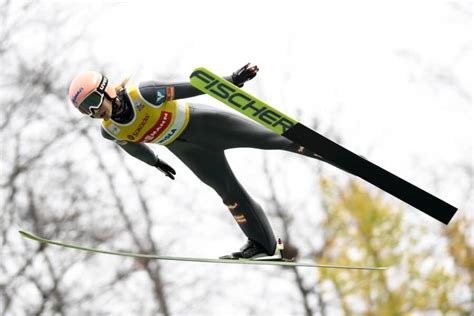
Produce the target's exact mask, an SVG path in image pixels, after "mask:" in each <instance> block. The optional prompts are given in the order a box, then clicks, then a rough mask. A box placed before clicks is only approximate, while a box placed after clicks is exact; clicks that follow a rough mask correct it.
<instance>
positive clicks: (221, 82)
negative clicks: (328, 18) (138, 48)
mask: <svg viewBox="0 0 474 316" xmlns="http://www.w3.org/2000/svg"><path fill="white" fill-rule="evenodd" d="M191 84H192V85H193V86H194V87H196V88H197V89H199V90H201V91H202V92H204V93H206V94H209V95H210V96H212V97H214V98H216V99H217V100H219V101H221V102H222V103H224V104H226V105H228V106H229V107H231V108H233V109H234V110H236V111H238V112H240V113H242V114H244V115H246V116H247V117H249V118H250V119H252V120H254V121H256V122H258V123H260V124H262V125H263V126H265V127H267V128H269V129H271V130H272V131H274V132H275V133H278V134H280V135H283V136H285V137H286V138H288V139H290V140H292V141H294V142H295V143H297V144H300V145H301V146H303V147H305V148H307V149H308V150H310V151H312V152H313V153H314V154H316V155H318V156H320V157H322V158H323V159H324V160H326V161H328V162H329V163H330V164H333V165H335V166H337V167H338V168H340V169H342V170H344V171H347V172H349V173H351V174H353V175H356V176H359V177H361V178H362V179H364V180H365V181H367V182H369V183H371V184H373V185H375V186H377V187H379V188H380V189H382V190H384V191H385V192H387V193H390V194H391V195H393V196H395V197H397V198H399V199H400V200H402V201H404V202H406V203H407V204H409V205H411V206H413V207H415V208H417V209H419V210H420V211H422V212H424V213H425V214H427V215H429V216H431V217H433V218H435V219H437V220H438V221H440V222H442V223H444V224H446V225H447V224H448V223H449V221H450V220H451V219H452V218H453V216H454V214H455V213H456V211H457V208H456V207H454V206H452V205H450V204H448V203H447V202H445V201H443V200H441V199H439V198H437V197H436V196H434V195H432V194H430V193H428V192H426V191H424V190H422V189H420V188H418V187H416V186H415V185H413V184H411V183H409V182H407V181H405V180H403V179H402V178H400V177H398V176H396V175H394V174H392V173H390V172H388V171H386V170H384V169H382V168H381V167H379V166H377V165H375V164H374V163H372V162H370V161H368V160H367V159H365V158H363V157H361V156H359V155H356V154H354V153H353V152H351V151H349V150H347V149H346V148H344V147H342V146H340V145H338V144H337V143H335V142H333V141H331V140H329V139H328V138H326V137H324V136H322V135H321V134H319V133H317V132H316V131H314V130H312V129H310V128H308V127H306V126H304V125H303V124H301V123H299V122H298V121H296V120H294V119H293V118H291V117H289V116H288V115H286V114H284V113H282V112H280V111H278V110H277V109H275V108H273V107H272V106H270V105H268V104H267V103H265V102H263V101H261V100H259V99H258V98H256V97H254V96H253V95H251V94H249V93H247V92H245V91H244V90H242V89H240V88H239V87H237V86H235V85H233V84H232V83H230V82H228V81H227V80H225V79H223V78H221V77H219V76H218V75H216V74H214V73H212V72H211V71H209V70H207V69H205V68H202V67H201V68H197V69H195V70H194V71H193V73H192V74H191Z"/></svg>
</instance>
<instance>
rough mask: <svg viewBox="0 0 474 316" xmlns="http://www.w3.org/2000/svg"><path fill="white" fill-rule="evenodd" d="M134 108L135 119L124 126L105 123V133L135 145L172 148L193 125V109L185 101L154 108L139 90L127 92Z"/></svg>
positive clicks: (170, 102)
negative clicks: (157, 145) (190, 125)
mask: <svg viewBox="0 0 474 316" xmlns="http://www.w3.org/2000/svg"><path fill="white" fill-rule="evenodd" d="M126 94H127V97H128V98H129V100H130V102H131V104H132V108H133V119H132V120H131V121H130V122H129V123H127V124H120V123H117V122H115V121H114V120H112V119H110V120H107V121H105V120H104V121H102V126H103V127H104V130H105V131H106V132H107V133H108V134H109V135H110V136H112V137H113V138H115V139H117V140H125V141H128V142H134V143H156V144H160V145H168V144H171V143H172V142H173V141H174V140H175V139H176V138H178V136H179V135H180V134H181V133H182V132H183V131H184V130H185V128H186V126H187V125H188V122H189V106H188V104H187V103H186V102H183V101H181V100H172V101H166V102H164V103H162V104H160V105H154V104H152V103H150V102H148V101H147V100H145V98H143V96H142V95H141V94H140V90H139V88H138V86H136V85H133V86H131V87H129V88H127V90H126Z"/></svg>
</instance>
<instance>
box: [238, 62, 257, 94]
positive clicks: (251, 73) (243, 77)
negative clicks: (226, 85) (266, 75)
mask: <svg viewBox="0 0 474 316" xmlns="http://www.w3.org/2000/svg"><path fill="white" fill-rule="evenodd" d="M257 72H258V67H257V66H252V67H250V63H248V64H247V65H245V66H243V67H242V68H240V69H239V70H237V71H235V72H234V73H233V74H232V83H233V84H235V85H236V86H237V87H239V88H242V87H243V86H244V83H245V82H247V81H249V80H251V79H253V78H254V77H255V76H256V75H257Z"/></svg>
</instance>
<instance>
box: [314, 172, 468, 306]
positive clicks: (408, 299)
mask: <svg viewBox="0 0 474 316" xmlns="http://www.w3.org/2000/svg"><path fill="white" fill-rule="evenodd" d="M320 187H321V189H322V196H323V208H324V210H325V212H326V218H325V220H324V222H323V227H324V249H323V251H321V252H320V253H319V257H318V258H316V259H317V260H318V261H319V262H323V263H329V262H331V263H334V262H337V263H340V264H347V265H364V266H368V265H372V266H390V267H392V268H391V269H389V270H388V271H386V272H373V271H352V270H351V271H349V270H347V271H341V270H331V269H326V270H322V271H321V274H320V276H321V281H329V282H331V284H332V285H333V287H334V290H335V291H336V293H337V294H338V297H339V300H340V305H341V307H342V309H343V310H344V312H345V313H346V314H357V315H359V314H362V315H405V314H407V313H408V314H409V313H414V312H419V313H425V312H429V311H431V312H432V311H439V312H441V313H443V314H451V313H453V314H458V313H461V314H462V313H467V312H468V311H469V308H470V306H469V305H472V302H469V297H468V296H466V298H465V300H464V302H462V301H460V300H459V299H458V298H456V297H454V294H455V293H462V292H463V290H469V289H472V288H473V273H474V272H473V271H474V261H473V260H474V259H473V249H472V247H470V246H469V244H468V241H467V236H466V234H465V233H464V232H465V231H467V226H471V227H472V225H471V224H469V223H467V222H466V220H465V219H459V220H458V221H456V222H454V223H452V224H450V225H449V226H448V228H447V230H446V236H447V238H446V239H444V240H443V238H444V237H443V236H442V234H439V233H438V232H434V233H433V232H432V231H431V232H430V231H429V229H428V228H427V227H425V226H423V225H422V224H419V225H413V224H408V223H407V221H406V220H404V214H405V212H406V210H404V209H402V207H401V206H398V205H393V204H390V203H388V202H386V201H385V199H384V195H383V194H382V193H378V194H371V193H370V192H369V190H368V189H367V188H366V187H364V186H363V185H362V184H361V183H360V182H358V181H351V182H349V183H348V184H347V185H346V186H345V187H344V188H343V189H342V190H341V189H337V188H336V186H335V184H334V183H332V181H331V180H330V179H327V178H323V179H321V182H320ZM436 233H438V235H436ZM429 234H432V235H433V234H435V236H437V238H438V239H439V241H434V242H431V244H430V243H427V242H422V241H423V240H425V241H426V239H427V237H426V236H427V235H429ZM446 241H447V242H446ZM443 245H449V246H446V247H444V246H443ZM443 247H444V248H449V249H444V248H443ZM443 249H444V251H443ZM440 254H441V255H440ZM453 262H455V263H456V265H455V267H456V268H454V269H453V268H452V266H453V264H452V263H453ZM459 269H463V271H461V272H462V273H460V271H459ZM466 275H469V276H470V277H466ZM471 299H472V296H471ZM466 300H467V301H466ZM354 301H357V302H359V304H356V306H359V307H358V309H355V307H353V306H354V304H351V302H354Z"/></svg>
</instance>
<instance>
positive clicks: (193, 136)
mask: <svg viewBox="0 0 474 316" xmlns="http://www.w3.org/2000/svg"><path fill="white" fill-rule="evenodd" d="M226 79H227V80H229V81H230V80H232V79H231V78H226ZM139 87H140V90H143V91H146V92H145V93H143V94H144V96H145V97H146V94H150V95H153V96H155V95H156V91H158V90H159V89H163V88H167V89H169V88H172V89H173V90H174V94H173V95H174V97H173V99H183V98H189V97H193V96H196V95H199V94H202V92H200V91H199V90H197V89H196V88H194V87H193V86H191V84H189V83H179V84H169V83H168V84H162V83H158V82H153V81H150V82H142V83H140V84H139ZM160 91H162V90H160ZM119 98H121V100H122V102H123V103H124V105H125V106H130V104H129V103H130V101H129V100H127V97H126V95H124V94H123V93H122V94H119ZM189 108H190V116H189V123H188V125H187V127H186V129H185V130H184V132H183V133H182V134H181V135H180V136H179V137H178V138H177V139H176V140H174V141H173V142H172V143H171V144H168V145H167V146H166V147H167V148H168V149H169V150H170V151H171V152H172V153H173V154H175V155H176V156H177V157H178V158H179V159H180V160H181V161H182V162H183V163H184V164H186V166H188V167H189V168H190V169H191V171H192V172H193V173H194V174H195V175H196V176H197V177H198V178H199V179H200V180H201V181H202V182H204V183H205V184H207V185H208V186H210V187H211V188H213V189H214V190H215V191H216V193H217V194H218V195H219V196H220V197H221V198H222V201H223V202H224V204H225V205H226V206H227V208H228V209H229V210H230V212H231V214H232V216H233V217H234V219H235V220H236V222H237V224H238V225H239V227H240V228H241V229H242V231H243V232H244V234H245V235H246V236H247V237H248V239H250V240H252V241H254V242H256V243H258V244H260V245H261V246H262V247H263V248H264V249H265V250H266V252H267V253H268V254H269V255H272V254H273V253H274V251H275V247H276V240H275V236H274V233H273V230H272V228H271V225H270V223H269V221H268V218H267V217H266V215H265V213H264V212H263V209H262V207H261V206H260V205H259V204H258V203H257V202H256V201H255V200H254V199H252V197H251V196H250V195H249V194H248V193H247V191H246V190H245V189H244V188H243V186H242V185H241V184H240V183H239V181H238V180H237V178H236V177H235V175H234V173H233V172H232V169H231V167H230V166H229V164H228V162H227V159H226V156H225V153H224V151H225V150H226V149H232V148H241V147H249V148H258V149H280V150H286V151H291V152H294V153H299V154H303V155H306V156H309V157H312V158H318V159H319V157H317V156H316V155H314V154H313V153H311V152H309V151H308V150H306V149H304V148H303V147H301V146H299V145H298V144H296V143H294V142H292V141H290V140H288V139H287V138H285V137H283V136H280V135H278V134H276V133H274V132H273V131H271V130H269V129H266V128H265V127H263V126H261V125H259V124H257V123H254V122H253V121H251V120H249V119H247V118H244V117H241V116H239V115H237V114H233V113H228V112H226V111H222V110H220V109H218V108H216V107H211V106H208V105H202V104H195V103H189ZM112 120H117V121H121V122H122V123H124V122H126V120H127V115H126V113H125V114H122V115H121V116H120V117H114V116H112ZM102 135H103V136H104V137H105V138H107V139H110V140H112V139H113V138H112V137H111V136H110V135H109V134H108V133H107V132H105V131H104V129H102ZM117 143H118V144H119V145H120V146H121V147H122V148H123V149H124V150H125V151H126V152H127V153H129V154H131V155H132V156H134V157H136V158H138V159H140V160H142V161H144V162H146V163H148V164H150V165H155V163H156V162H157V157H155V155H154V153H153V152H152V151H151V150H150V149H149V148H148V147H147V145H145V144H143V143H134V142H125V141H121V142H117Z"/></svg>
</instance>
